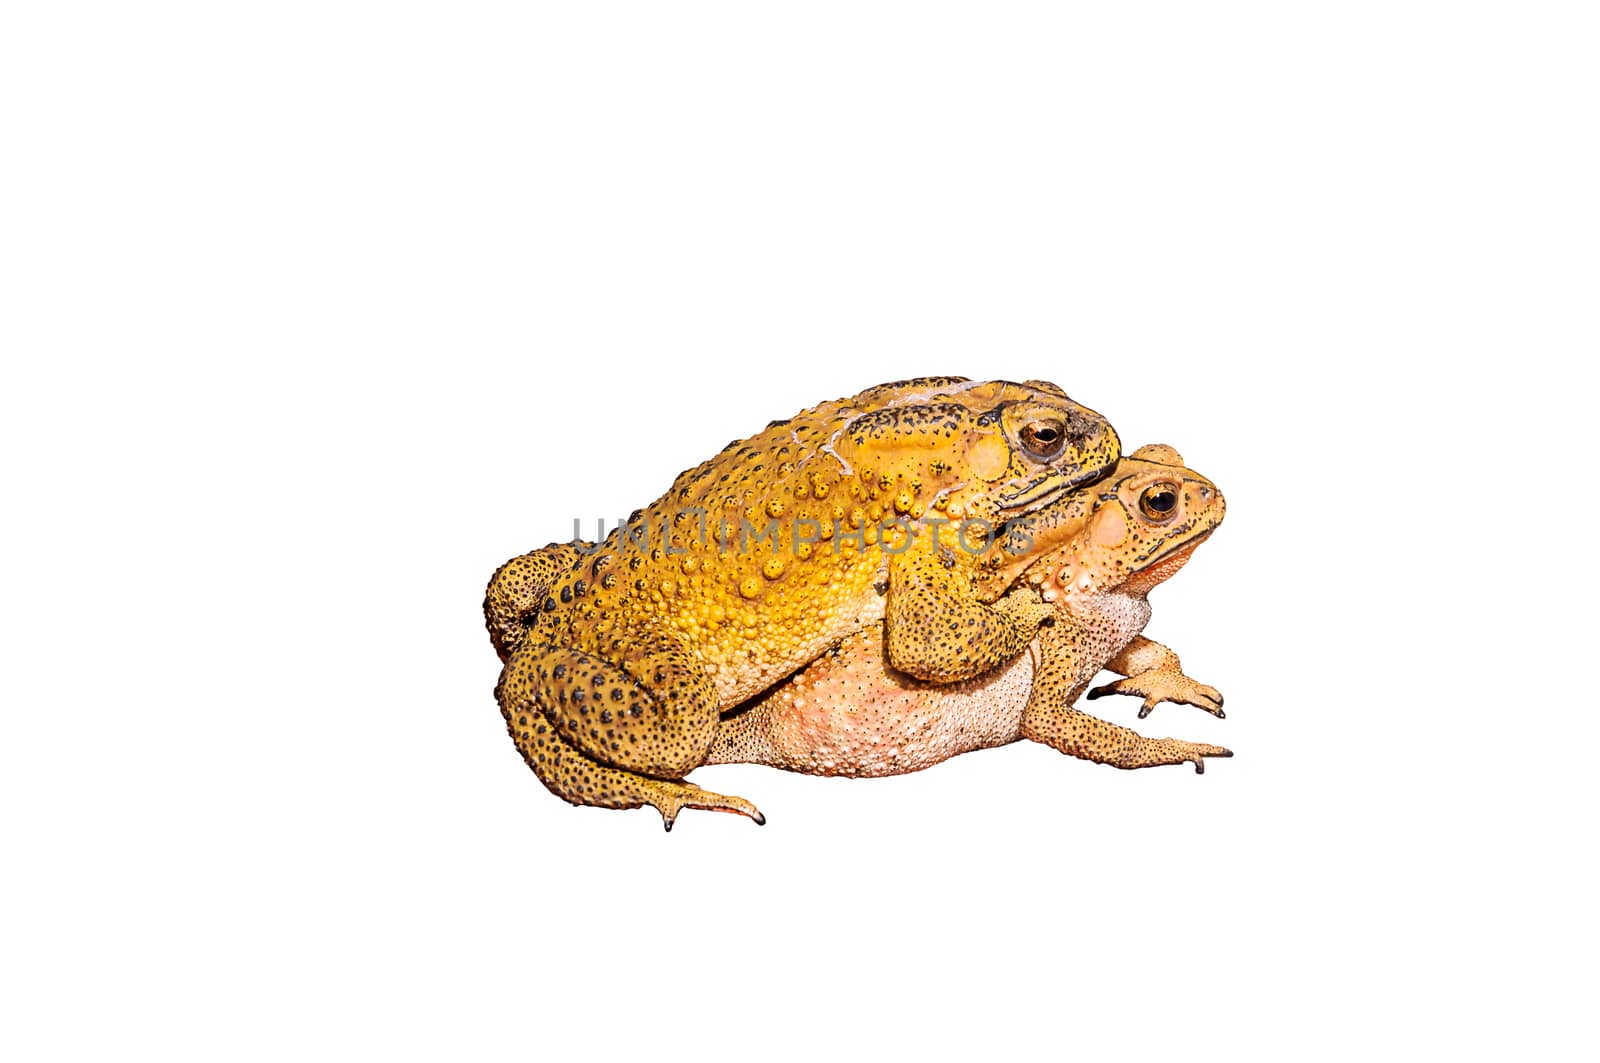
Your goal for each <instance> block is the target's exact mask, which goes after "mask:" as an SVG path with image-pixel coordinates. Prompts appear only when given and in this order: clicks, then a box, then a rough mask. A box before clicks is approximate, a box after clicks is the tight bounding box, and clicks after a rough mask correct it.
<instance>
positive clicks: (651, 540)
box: [484, 377, 1120, 829]
mask: <svg viewBox="0 0 1600 1063" xmlns="http://www.w3.org/2000/svg"><path fill="white" fill-rule="evenodd" d="M1119 451H1120V447H1119V444H1118V441H1117V436H1116V433H1115V432H1114V431H1113V430H1112V428H1111V426H1110V425H1109V424H1107V423H1106V421H1105V419H1104V418H1102V417H1101V416H1100V415H1099V414H1097V413H1095V412H1093V411H1092V410H1088V409H1085V408H1084V407H1082V406H1080V405H1078V404H1077V403H1075V402H1073V401H1072V400H1071V399H1069V398H1068V397H1067V396H1066V394H1065V393H1064V392H1063V391H1061V389H1060V388H1058V387H1056V386H1055V385H1053V384H1047V383H1044V382H1040V381H1030V382H1028V383H1024V384H1014V383H1009V382H1006V381H988V382H973V381H968V380H965V379H962V378H959V377H926V378H921V379H917V380H908V381H902V382H899V383H895V384H885V385H882V386H880V387H876V388H871V389H869V390H867V391H864V392H862V393H861V394H859V395H856V396H854V397H853V398H849V399H841V400H836V401H833V402H827V403H823V404H821V405H819V406H816V407H813V408H812V409H809V410H806V411H805V412H803V413H801V414H799V415H798V416H796V417H794V418H793V419H791V420H788V421H775V422H773V423H772V424H770V425H768V426H767V428H766V429H765V430H764V431H762V432H759V433H757V434H756V435H754V436H752V437H751V438H749V439H747V440H742V441H735V442H733V443H730V444H729V445H728V446H727V447H726V448H725V449H724V450H723V451H722V453H721V454H719V455H717V456H716V457H714V458H712V459H711V460H710V461H707V462H704V463H702V464H701V465H699V466H697V467H695V468H693V469H690V470H689V471H687V472H685V473H683V474H682V475H680V476H679V477H678V478H677V480H676V481H675V482H674V483H673V485H672V487H671V489H670V490H668V492H667V493H666V494H665V495H663V496H662V497H661V498H660V499H658V500H657V501H656V502H654V503H653V504H652V505H650V506H649V507H647V508H645V509H643V510H640V511H638V512H637V513H635V514H634V516H633V517H632V518H630V520H629V521H628V523H627V524H626V525H625V526H623V527H620V528H618V529H616V530H615V531H613V532H612V533H611V535H609V536H608V537H607V538H606V539H605V541H603V542H601V543H598V544H582V543H568V544H560V545H554V546H551V547H547V548H545V549H543V550H539V551H535V552H533V553H531V554H527V555H524V556H522V557H519V558H515V559H513V560H512V561H510V562H507V564H506V565H504V566H502V568H501V569H500V570H499V571H498V572H496V573H495V576H494V578H493V579H492V580H491V582H490V585H489V591H488V597H487V600H486V601H485V603H484V609H485V614H486V616H487V618H488V624H489V630H490V635H491V637H492V638H493V640H494V643H495V646H496V649H497V650H498V651H499V653H500V655H501V657H502V659H503V660H504V661H505V669H504V671H503V673H502V676H501V681H500V684H499V686H498V687H497V688H496V695H497V697H498V698H499V701H500V707H501V711H502V713H503V714H504V716H505V718H506V721H507V724H508V726H509V728H510V730H511V733H512V736H513V738H514V739H515V740H516V743H517V746H518V748H519V749H520V750H521V751H522V754H523V756H524V757H525V758H526V759H527V761H528V763H529V765H530V766H531V767H532V768H533V770H534V772H535V773H536V774H537V775H538V776H539V778H540V780H541V781H543V782H544V784H545V785H546V786H547V787H549V788H550V790H551V791H553V792H554V793H556V794H557V795H558V796H560V797H563V798H565V799H566V800H568V801H571V802H573V803H574V804H588V805H599V806H602V807H606V808H636V807H638V806H640V805H644V804H649V805H653V806H654V807H655V808H657V809H658V810H659V811H660V812H661V814H662V817H663V819H664V820H665V823H666V825H667V827H668V829H670V828H671V826H672V823H673V821H674V819H675V817H676V816H677V814H678V812H679V811H680V810H681V809H683V808H710V809H717V810H721V811H729V812H738V813H742V814H744V815H747V816H750V817H751V818H752V819H755V820H756V821H757V822H762V821H763V819H762V816H761V813H760V812H759V811H757V810H756V808H755V806H754V805H752V804H750V803H749V802H748V801H745V800H744V799H742V798H738V797H727V796H723V795H721V794H714V793H710V792H708V791H705V790H701V789H700V788H698V787H696V786H694V785H692V784H690V783H686V782H684V781H682V776H683V775H684V774H685V773H687V772H688V771H689V770H690V769H692V768H694V767H695V766H696V765H698V764H700V763H701V762H702V761H703V760H704V758H705V755H706V751H707V749H708V748H709V747H710V744H711V741H712V738H713V737H714V736H715V734H716V730H717V726H718V722H719V718H720V713H721V712H722V711H725V710H727V709H729V708H732V707H733V706H735V705H737V704H738V703H739V702H741V701H743V700H745V699H746V698H749V697H750V696H752V695H754V694H756V693H758V692H759V691H761V690H764V689H766V688H768V687H770V686H772V685H773V684H775V683H777V682H779V681H780V680H782V679H783V678H784V677H785V676H787V675H789V674H791V673H792V672H793V671H794V670H795V669H797V668H799V667H801V666H803V665H805V664H806V663H808V662H810V661H811V660H813V659H815V658H816V657H817V656H818V655H819V654H821V653H823V652H824V651H825V650H827V649H828V648H829V647H831V646H833V645H835V644H837V643H838V642H839V641H840V640H841V639H843V638H845V637H846V636H848V635H850V634H852V633H854V632H856V631H858V630H860V629H862V628H863V627H865V626H866V625H869V624H876V623H877V622H878V621H880V620H881V621H883V629H882V630H883V632H884V639H885V643H886V647H887V653H888V656H889V660H890V661H891V662H892V663H893V664H894V666H895V667H896V668H898V669H901V670H903V671H905V672H907V673H909V674H911V675H914V676H917V677H920V678H922V679H924V680H928V681H933V682H953V681H959V680H963V679H967V678H970V677H972V676H976V675H980V674H982V673H984V672H986V671H988V670H990V669H992V668H994V667H996V666H997V665H999V664H1001V663H1002V662H1005V661H1008V660H1010V659H1011V658H1013V657H1015V656H1016V655H1017V654H1018V653H1019V652H1021V651H1022V649H1023V648H1024V647H1025V646H1027V645H1028V644H1029V642H1030V641H1032V640H1033V638H1034V636H1035V634H1036V633H1037V631H1038V628H1039V625H1040V624H1041V623H1042V622H1043V621H1044V620H1045V619H1047V618H1048V617H1049V616H1050V615H1051V609H1050V608H1049V607H1048V606H1047V605H1045V604H1044V603H1042V602H1041V601H1039V599H1038V597H1037V596H1029V595H1025V594H1019V595H1012V596H1008V597H1006V598H1004V599H1002V600H1001V601H1000V602H998V603H997V604H995V605H989V604H985V602H984V601H983V600H982V599H981V597H980V594H981V588H980V586H979V577H980V575H982V573H983V570H982V563H981V560H980V559H981V558H982V557H983V556H984V548H985V546H988V545H989V533H990V531H991V530H992V529H994V528H995V527H997V526H999V525H1000V524H1002V523H1003V522H1005V521H1007V520H1011V519H1013V518H1016V517H1020V516H1023V515H1026V514H1028V513H1031V512H1034V511H1036V510H1038V509H1040V508H1042V507H1044V506H1047V505H1049V504H1050V503H1051V502H1053V501H1056V500H1058V499H1061V498H1063V497H1064V496H1065V495H1066V494H1067V493H1068V492H1070V491H1071V490H1072V489H1073V488H1075V487H1078V486H1080V485H1082V484H1085V483H1088V482H1091V481H1093V480H1094V479H1096V478H1098V477H1100V476H1102V475H1104V474H1105V473H1106V472H1107V471H1109V470H1110V468H1111V467H1112V466H1113V465H1114V464H1115V463H1116V461H1117V458H1118V457H1119ZM989 553H990V554H991V555H992V553H993V548H992V547H990V550H989ZM991 597H992V596H991Z"/></svg>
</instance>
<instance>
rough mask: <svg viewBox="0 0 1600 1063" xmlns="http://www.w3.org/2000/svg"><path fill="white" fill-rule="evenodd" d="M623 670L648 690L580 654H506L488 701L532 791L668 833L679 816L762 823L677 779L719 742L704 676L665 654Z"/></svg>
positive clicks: (537, 648) (550, 650)
mask: <svg viewBox="0 0 1600 1063" xmlns="http://www.w3.org/2000/svg"><path fill="white" fill-rule="evenodd" d="M629 666H630V669H631V670H632V671H634V672H636V673H640V674H641V675H642V677H644V678H647V679H648V681H649V682H651V684H652V686H651V688H650V689H648V690H647V689H646V688H645V687H644V686H643V685H642V684H641V683H640V681H639V679H638V678H635V675H633V674H630V671H628V670H624V669H623V668H621V667H619V666H618V665H616V664H613V663H612V662H610V661H606V660H603V659H601V658H599V657H595V656H593V655H590V654H586V653H581V652H579V651H577V650H573V649H568V648H565V647H559V646H546V645H532V644H529V645H524V646H522V647H520V648H519V649H518V650H517V651H516V652H515V653H513V654H512V656H511V659H510V660H509V661H507V662H506V667H505V670H504V672H503V673H502V674H501V677H500V685H499V686H498V687H497V688H496V689H495V696H496V697H497V698H498V700H499V702H500V711H501V714H502V715H504V716H505V719H506V727H507V729H508V730H509V731H510V732H511V737H512V739H513V740H514V741H515V742H516V744H517V749H518V750H519V751H521V753H522V756H523V759H525V760H526V761H527V762H528V766H529V767H530V768H532V769H533V772H534V774H535V775H537V776H538V777H539V781H540V782H542V783H544V784H545V786H546V787H547V788H548V789H549V790H550V792H551V793H553V794H555V795H556V796H557V797H560V798H562V799H563V800H566V801H569V802H571V803H572V804H575V805H596V806H598V807H601V808H638V807H640V806H641V805H650V806H652V807H654V808H655V809H656V810H657V811H659V812H660V813H661V817H662V819H663V821H664V823H665V826H666V828H667V829H668V830H671V829H672V824H673V822H674V821H675V820H676V819H677V816H678V813H679V812H680V811H682V810H683V809H685V808H704V809H711V810H715V811H721V812H737V813H739V814H740V815H744V816H749V817H750V818H751V819H753V820H755V821H756V822H757V823H765V822H766V818H765V817H764V816H762V814H761V812H760V810H759V809H757V808H756V806H755V805H753V804H751V803H750V802H749V801H746V800H745V799H744V798H742V797H730V796H726V795H723V794H717V793H712V792H711V791H709V790H702V789H701V788H700V787H698V786H695V785H694V784H693V783H688V782H685V781H684V780H683V779H682V776H683V775H685V774H687V773H688V772H689V771H690V770H691V769H693V768H695V767H697V766H698V765H699V764H701V763H702V762H703V761H704V759H705V755H706V750H707V749H708V748H709V747H710V745H711V739H712V737H713V736H714V735H715V734H716V728H717V712H716V702H715V700H714V699H715V692H714V691H710V690H709V689H708V688H709V682H708V681H703V680H702V678H701V677H702V676H703V673H701V672H700V670H699V669H698V668H696V667H694V666H693V663H692V662H689V661H686V660H683V659H682V657H681V655H680V654H677V653H675V652H672V651H665V652H660V653H651V654H644V655H641V656H639V657H637V658H636V659H635V660H633V661H631V662H629ZM652 691H660V692H661V693H660V694H656V693H652ZM707 694H709V695H710V697H711V698H712V700H711V701H710V702H709V703H708V702H706V700H705V698H706V696H707Z"/></svg>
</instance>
